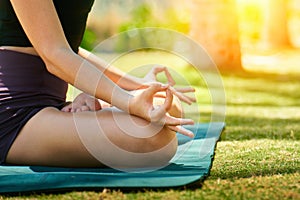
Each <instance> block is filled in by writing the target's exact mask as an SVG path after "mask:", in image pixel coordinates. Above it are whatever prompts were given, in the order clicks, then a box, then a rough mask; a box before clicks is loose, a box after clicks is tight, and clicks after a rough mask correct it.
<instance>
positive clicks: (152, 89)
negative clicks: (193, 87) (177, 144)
mask: <svg viewBox="0 0 300 200" xmlns="http://www.w3.org/2000/svg"><path fill="white" fill-rule="evenodd" d="M173 90H174V89H172V86H170V85H164V84H160V83H153V84H151V85H150V86H149V87H148V88H147V89H145V90H144V91H143V92H142V93H140V94H139V95H137V96H134V97H132V98H131V100H130V102H129V112H130V114H133V115H136V116H139V117H141V118H144V119H146V120H148V121H150V122H153V123H157V124H160V125H165V126H167V127H168V128H170V129H171V130H173V131H176V132H178V133H181V134H183V135H186V136H188V137H193V136H194V134H193V133H192V132H191V131H189V130H187V129H185V128H184V127H183V126H182V125H192V124H194V121H193V120H191V119H183V118H176V117H172V116H170V115H169V114H168V110H170V108H171V106H172V101H173ZM163 91H164V92H166V98H165V102H164V104H162V105H157V106H154V105H153V98H154V96H155V94H156V93H157V92H163Z"/></svg>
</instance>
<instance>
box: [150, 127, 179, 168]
mask: <svg viewBox="0 0 300 200" xmlns="http://www.w3.org/2000/svg"><path fill="white" fill-rule="evenodd" d="M146 143H147V144H148V148H150V149H152V150H153V155H154V156H156V157H157V158H153V159H158V160H161V162H162V163H165V162H169V161H170V160H171V159H172V158H173V156H174V155H175V153H176V151H177V144H178V142H177V138H176V134H175V132H174V131H171V130H170V129H168V128H167V127H164V128H163V129H162V130H161V131H160V132H159V133H158V134H157V135H156V137H153V138H149V140H148V141H147V142H146ZM146 146H147V145H146Z"/></svg>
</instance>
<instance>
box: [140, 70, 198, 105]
mask: <svg viewBox="0 0 300 200" xmlns="http://www.w3.org/2000/svg"><path fill="white" fill-rule="evenodd" d="M161 72H165V75H166V77H167V80H168V84H169V85H170V86H172V87H170V90H171V91H172V93H173V94H174V95H175V96H177V97H178V98H179V99H180V100H181V101H183V102H185V103H187V104H189V105H191V104H192V103H194V102H196V99H195V98H194V97H190V96H187V95H185V93H189V92H195V89H194V88H192V87H185V88H174V87H173V86H174V85H175V84H176V82H175V81H174V79H173V77H172V76H171V74H170V72H169V70H168V68H167V67H164V66H155V67H153V68H152V69H151V70H150V71H149V72H148V73H147V74H146V76H145V77H144V78H143V79H142V82H143V86H145V87H149V86H150V85H151V84H152V83H154V82H157V74H159V73H161Z"/></svg>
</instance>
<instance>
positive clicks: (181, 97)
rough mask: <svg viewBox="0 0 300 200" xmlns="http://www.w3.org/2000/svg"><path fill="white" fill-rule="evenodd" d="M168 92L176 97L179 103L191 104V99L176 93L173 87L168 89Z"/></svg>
mask: <svg viewBox="0 0 300 200" xmlns="http://www.w3.org/2000/svg"><path fill="white" fill-rule="evenodd" d="M169 89H170V91H171V92H172V93H173V94H174V95H175V96H177V97H178V98H179V99H180V100H181V101H183V102H185V103H187V104H189V105H191V104H192V103H193V101H191V99H189V98H188V97H186V96H185V95H184V94H182V93H180V92H177V91H176V90H175V89H174V88H173V87H169Z"/></svg>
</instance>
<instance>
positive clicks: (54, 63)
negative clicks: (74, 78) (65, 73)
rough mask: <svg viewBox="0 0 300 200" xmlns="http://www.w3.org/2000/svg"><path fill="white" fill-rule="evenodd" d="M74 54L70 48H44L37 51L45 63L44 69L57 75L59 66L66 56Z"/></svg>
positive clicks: (61, 65) (62, 63)
mask: <svg viewBox="0 0 300 200" xmlns="http://www.w3.org/2000/svg"><path fill="white" fill-rule="evenodd" d="M72 54H74V52H73V51H72V49H71V48H67V47H63V48H45V49H43V50H42V51H39V55H40V57H41V58H42V60H43V61H44V63H45V65H46V69H47V70H48V72H49V73H51V74H53V75H56V76H58V75H59V71H61V69H60V68H61V67H63V65H64V62H65V61H66V60H67V59H66V58H67V57H68V56H71V55H72Z"/></svg>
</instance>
